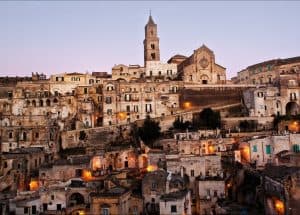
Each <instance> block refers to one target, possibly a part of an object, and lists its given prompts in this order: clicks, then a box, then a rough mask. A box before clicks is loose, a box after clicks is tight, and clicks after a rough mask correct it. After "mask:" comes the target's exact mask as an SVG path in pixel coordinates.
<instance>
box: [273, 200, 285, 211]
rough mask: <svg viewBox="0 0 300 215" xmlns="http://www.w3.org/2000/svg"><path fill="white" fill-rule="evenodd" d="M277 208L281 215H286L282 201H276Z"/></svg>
mask: <svg viewBox="0 0 300 215" xmlns="http://www.w3.org/2000/svg"><path fill="white" fill-rule="evenodd" d="M275 208H276V211H277V212H278V213H279V214H284V204H283V202H282V201H280V200H275Z"/></svg>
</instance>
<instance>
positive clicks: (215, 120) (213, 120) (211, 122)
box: [193, 108, 221, 129]
mask: <svg viewBox="0 0 300 215" xmlns="http://www.w3.org/2000/svg"><path fill="white" fill-rule="evenodd" d="M193 124H194V127H195V128H207V129H216V128H220V126H221V116H220V112H217V111H213V110H212V109H211V108H204V109H203V110H202V111H201V112H200V113H199V114H197V115H195V116H194V117H193Z"/></svg>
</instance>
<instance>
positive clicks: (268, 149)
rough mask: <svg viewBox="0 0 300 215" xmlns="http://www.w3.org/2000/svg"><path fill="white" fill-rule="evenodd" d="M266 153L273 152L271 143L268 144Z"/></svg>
mask: <svg viewBox="0 0 300 215" xmlns="http://www.w3.org/2000/svg"><path fill="white" fill-rule="evenodd" d="M266 154H267V155H269V154H271V145H266Z"/></svg>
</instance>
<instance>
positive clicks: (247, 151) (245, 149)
mask: <svg viewBox="0 0 300 215" xmlns="http://www.w3.org/2000/svg"><path fill="white" fill-rule="evenodd" d="M243 152H244V153H246V154H247V155H249V154H250V149H249V147H248V146H245V147H244V148H243Z"/></svg>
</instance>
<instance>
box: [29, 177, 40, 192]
mask: <svg viewBox="0 0 300 215" xmlns="http://www.w3.org/2000/svg"><path fill="white" fill-rule="evenodd" d="M29 189H30V191H35V190H38V189H39V182H38V181H36V180H31V181H30V183H29Z"/></svg>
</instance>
